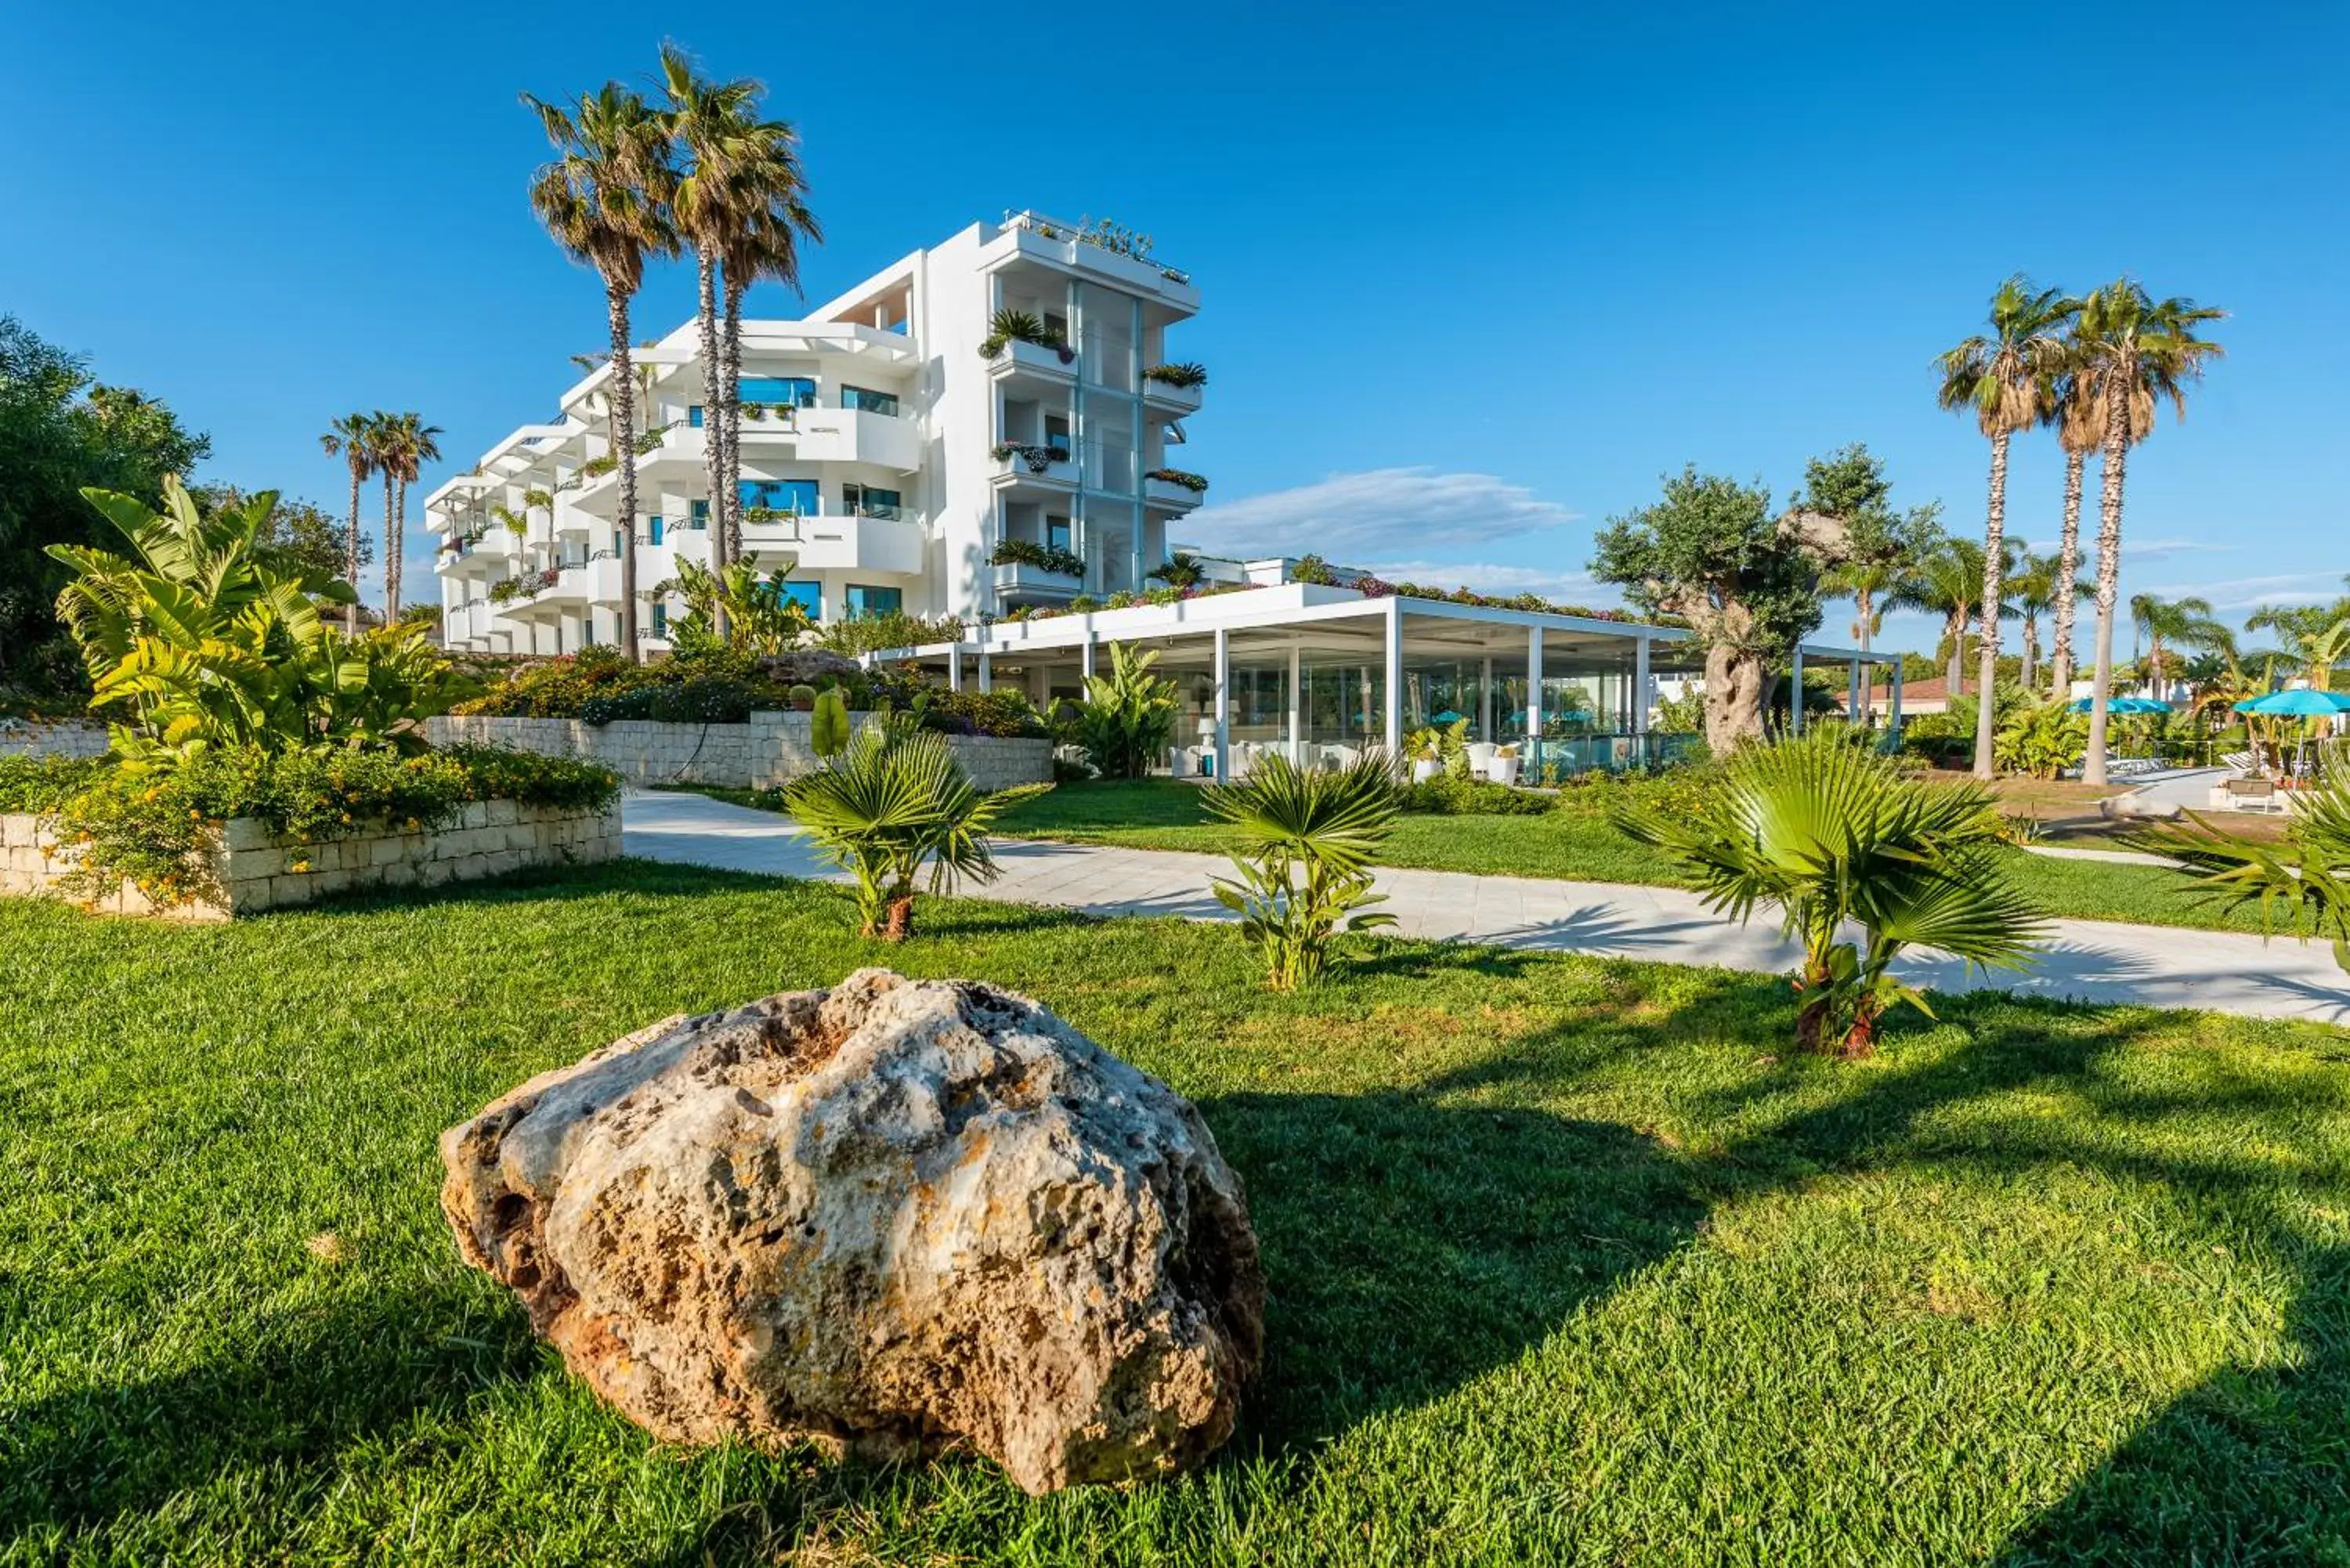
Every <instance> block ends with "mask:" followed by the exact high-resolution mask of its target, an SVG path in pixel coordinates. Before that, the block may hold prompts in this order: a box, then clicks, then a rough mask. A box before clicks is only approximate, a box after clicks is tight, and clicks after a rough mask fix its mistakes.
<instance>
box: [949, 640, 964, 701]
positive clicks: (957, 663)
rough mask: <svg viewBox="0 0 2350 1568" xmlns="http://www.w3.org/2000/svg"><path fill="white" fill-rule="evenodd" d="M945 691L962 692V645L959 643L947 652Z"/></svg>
mask: <svg viewBox="0 0 2350 1568" xmlns="http://www.w3.org/2000/svg"><path fill="white" fill-rule="evenodd" d="M947 690H948V691H962V643H960V642H958V643H956V644H955V645H954V646H953V647H952V648H951V649H949V650H948V652H947Z"/></svg>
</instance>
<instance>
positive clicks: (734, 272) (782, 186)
mask: <svg viewBox="0 0 2350 1568" xmlns="http://www.w3.org/2000/svg"><path fill="white" fill-rule="evenodd" d="M771 123H773V124H775V125H776V126H778V127H779V128H780V130H779V132H778V133H777V134H775V135H774V136H772V137H770V138H769V139H768V142H767V153H766V157H765V159H764V161H762V163H761V164H760V165H759V166H758V167H757V168H756V169H754V171H749V172H747V173H746V174H745V175H744V179H745V180H746V181H747V182H751V183H752V184H754V186H755V187H757V188H758V189H759V190H761V191H763V192H764V193H765V197H766V204H765V205H764V207H763V208H761V209H760V210H759V211H758V212H757V213H755V214H754V216H753V218H752V220H751V222H749V223H746V224H745V225H744V226H743V228H742V229H741V230H739V231H738V232H737V234H736V235H735V238H734V241H733V244H729V245H728V247H727V249H726V254H725V290H724V293H725V306H724V316H723V320H722V323H721V328H720V339H721V340H720V345H719V354H720V357H721V360H722V364H721V367H720V370H721V377H722V379H723V384H724V389H725V399H726V405H725V410H724V417H723V419H722V420H721V421H720V423H721V424H722V425H723V427H724V436H725V441H726V493H725V497H724V501H725V507H726V518H727V524H726V526H727V548H728V549H729V550H731V551H733V552H734V553H736V554H738V555H739V554H740V553H741V552H742V547H743V496H742V480H743V398H742V381H743V296H744V295H745V294H748V293H749V292H750V289H751V286H752V285H753V284H754V283H756V282H757V281H758V280H759V279H761V278H763V277H764V278H772V279H774V280H775V282H777V283H780V284H783V285H785V286H787V287H789V288H790V289H791V290H792V291H793V292H794V293H797V292H798V290H799V286H800V254H799V242H800V241H801V240H802V239H809V240H814V241H815V242H816V243H817V244H823V243H824V231H823V228H822V227H821V226H820V225H819V224H818V223H816V215H815V214H814V213H811V212H809V211H808V208H807V204H806V201H805V200H804V199H803V198H804V195H805V192H806V177H805V176H804V174H803V173H802V171H801V169H800V160H799V153H798V151H797V147H798V141H799V138H798V135H797V133H796V132H795V131H794V130H792V129H791V127H790V126H788V125H785V124H784V123H783V122H782V121H774V122H771Z"/></svg>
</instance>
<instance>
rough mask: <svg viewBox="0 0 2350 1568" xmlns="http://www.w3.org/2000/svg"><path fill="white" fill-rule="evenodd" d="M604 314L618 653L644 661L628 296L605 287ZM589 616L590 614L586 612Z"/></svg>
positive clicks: (634, 394)
mask: <svg viewBox="0 0 2350 1568" xmlns="http://www.w3.org/2000/svg"><path fill="white" fill-rule="evenodd" d="M604 310H605V314H606V315H607V316H608V317H609V318H610V323H611V328H612V398H613V404H612V429H613V431H615V432H616V433H615V435H614V438H613V447H612V450H613V451H614V452H617V453H618V454H619V459H620V653H621V655H622V657H624V658H625V659H628V661H629V663H631V664H634V663H636V662H637V661H638V660H639V659H641V658H642V657H643V650H642V649H639V647H638V646H637V443H636V442H635V441H631V440H629V437H628V434H627V433H626V432H628V431H632V430H634V429H635V428H636V424H635V421H636V403H637V379H636V370H635V369H634V368H633V367H632V366H631V365H630V364H629V296H628V295H627V294H626V293H624V292H622V291H621V290H620V289H619V288H618V287H617V286H613V285H610V284H607V285H605V286H604ZM589 613H590V615H592V614H593V613H594V612H593V611H592V610H591V611H590V612H589Z"/></svg>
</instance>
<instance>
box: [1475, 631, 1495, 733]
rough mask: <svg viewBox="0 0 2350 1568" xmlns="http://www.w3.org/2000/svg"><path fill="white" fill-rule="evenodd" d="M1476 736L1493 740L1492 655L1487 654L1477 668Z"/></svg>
mask: <svg viewBox="0 0 2350 1568" xmlns="http://www.w3.org/2000/svg"><path fill="white" fill-rule="evenodd" d="M1477 738H1478V739H1479V740H1481V741H1483V742H1485V743H1486V744H1488V745H1491V744H1492V741H1493V656H1492V654H1490V653H1489V654H1487V655H1486V656H1485V658H1484V661H1483V663H1482V664H1481V665H1480V666H1479V667H1478V670H1477Z"/></svg>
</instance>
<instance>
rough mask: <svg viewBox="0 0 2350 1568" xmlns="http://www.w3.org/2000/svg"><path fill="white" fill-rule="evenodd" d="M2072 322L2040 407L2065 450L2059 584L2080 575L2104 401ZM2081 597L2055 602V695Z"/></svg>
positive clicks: (2065, 674) (2066, 682)
mask: <svg viewBox="0 0 2350 1568" xmlns="http://www.w3.org/2000/svg"><path fill="white" fill-rule="evenodd" d="M2073 322H2074V330H2073V334H2072V336H2071V337H2068V338H2066V340H2065V343H2064V369H2062V371H2061V372H2060V373H2059V374H2057V375H2056V376H2055V377H2054V378H2053V379H2051V381H2050V383H2049V387H2048V398H2047V402H2046V405H2045V410H2046V411H2045V419H2046V422H2047V423H2048V424H2049V425H2051V426H2052V427H2054V430H2055V431H2056V444H2057V445H2058V446H2060V447H2062V448H2063V449H2064V529H2063V532H2062V533H2061V534H2060V535H2059V536H2058V538H2057V543H2056V578H2055V580H2056V581H2057V582H2059V583H2077V582H2079V581H2080V578H2081V473H2082V470H2083V469H2084V468H2085V467H2086V466H2087V464H2088V461H2089V453H2091V452H2095V451H2096V450H2097V449H2098V448H2099V447H2101V446H2103V445H2104V444H2105V441H2106V430H2105V403H2104V402H2103V400H2100V399H2099V398H2097V397H2096V396H2095V388H2094V387H2093V386H2092V385H2091V384H2090V383H2089V381H2088V380H2087V379H2085V378H2084V377H2083V376H2082V375H2081V373H2080V370H2079V361H2080V358H2081V340H2080V317H2078V316H2075V317H2074V318H2073ZM2081 597H2082V596H2080V595H2061V596H2059V597H2058V598H2057V599H2056V602H2055V606H2054V608H2055V616H2054V620H2055V623H2056V629H2055V636H2054V647H2053V648H2052V649H2051V650H2050V655H2049V658H2050V662H2051V664H2052V665H2053V666H2054V680H2052V681H2051V682H2050V687H2051V690H2052V691H2053V693H2054V695H2056V696H2058V697H2064V696H2068V695H2070V694H2071V691H2072V687H2073V671H2074V657H2073V619H2074V613H2073V612H2074V609H2075V608H2076V607H2078V605H2079V601H2080V598H2081Z"/></svg>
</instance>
